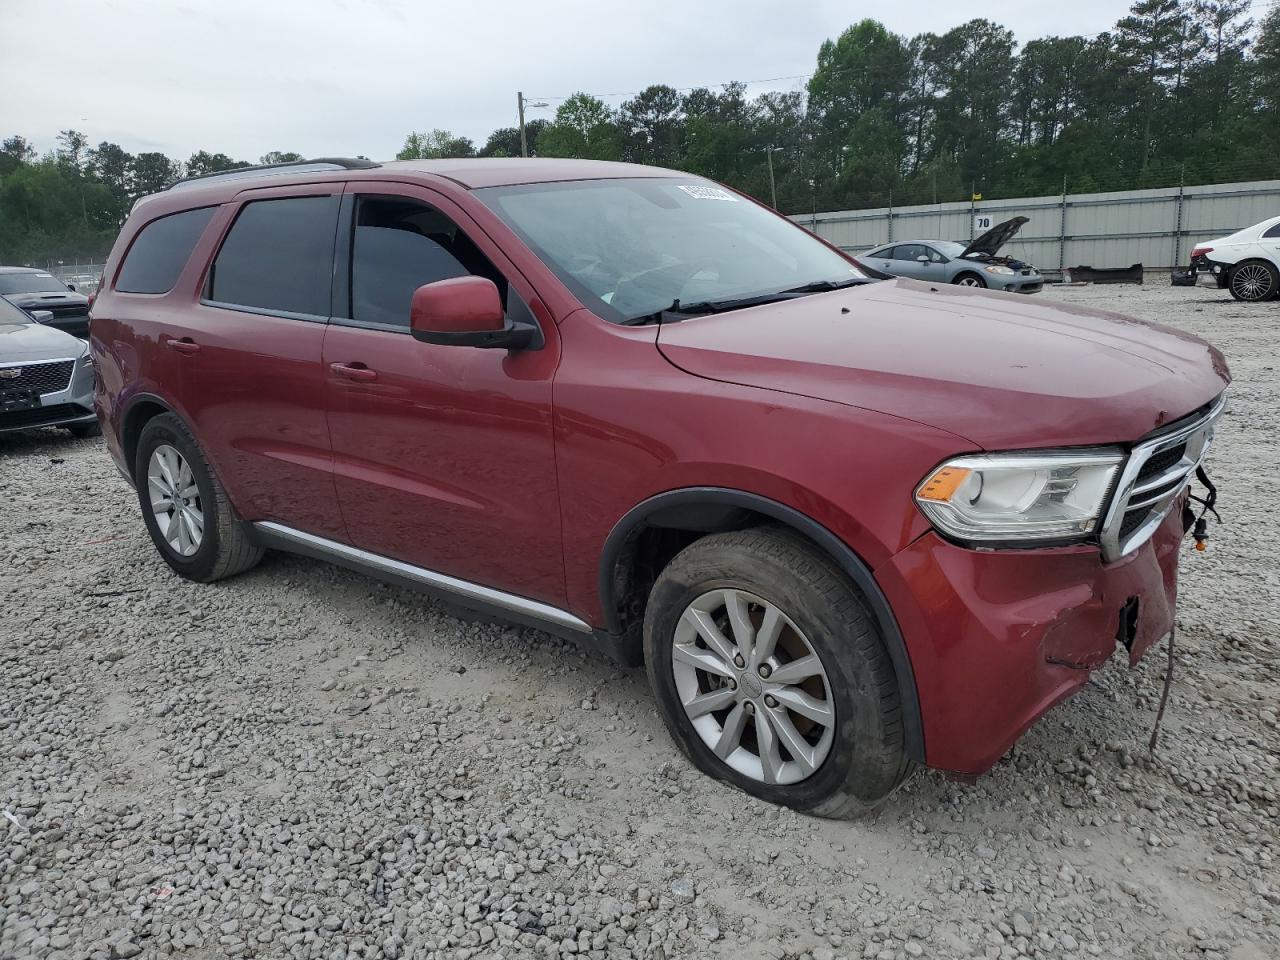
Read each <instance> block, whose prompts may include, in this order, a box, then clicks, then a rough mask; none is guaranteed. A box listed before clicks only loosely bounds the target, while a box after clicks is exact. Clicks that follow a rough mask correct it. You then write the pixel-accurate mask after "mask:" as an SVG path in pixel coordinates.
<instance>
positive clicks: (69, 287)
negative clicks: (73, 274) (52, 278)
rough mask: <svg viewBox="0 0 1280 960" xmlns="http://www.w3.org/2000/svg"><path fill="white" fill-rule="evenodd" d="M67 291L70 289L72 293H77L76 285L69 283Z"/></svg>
mask: <svg viewBox="0 0 1280 960" xmlns="http://www.w3.org/2000/svg"><path fill="white" fill-rule="evenodd" d="M67 289H68V290H70V291H71V292H72V293H75V292H76V285H75V284H74V283H68V284H67Z"/></svg>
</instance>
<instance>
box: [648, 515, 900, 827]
mask: <svg viewBox="0 0 1280 960" xmlns="http://www.w3.org/2000/svg"><path fill="white" fill-rule="evenodd" d="M724 588H736V589H740V590H744V591H747V592H749V593H751V594H754V595H756V596H758V597H760V598H762V599H763V600H765V601H767V602H768V603H770V604H773V605H775V606H777V607H778V608H779V609H780V610H781V611H783V612H784V613H785V614H786V615H787V616H788V617H790V618H791V620H792V621H793V622H794V624H795V625H796V626H797V627H798V628H799V630H800V631H801V632H802V633H803V634H804V636H805V637H806V638H807V639H808V641H809V645H810V647H811V648H812V649H813V650H814V651H815V652H816V653H817V655H818V657H819V659H820V660H821V662H822V666H823V669H824V670H825V671H826V674H827V679H828V681H829V683H830V690H831V699H832V700H833V701H834V708H835V717H836V722H835V724H834V730H835V732H834V737H833V739H832V741H831V748H830V751H829V752H828V753H827V755H826V758H825V759H824V760H823V761H822V763H821V764H820V765H819V766H818V767H817V769H816V770H815V771H814V772H813V773H812V774H810V775H809V776H808V777H806V778H804V779H802V780H800V781H799V782H796V783H793V784H790V785H785V786H780V785H776V784H768V783H765V782H764V781H763V780H761V779H755V778H753V777H750V776H747V775H745V774H743V773H741V772H739V771H738V770H735V769H734V768H732V767H730V766H729V765H728V764H727V763H726V762H724V761H722V760H720V759H719V758H718V757H717V756H716V755H715V753H714V751H713V750H712V749H711V748H710V747H709V746H708V745H707V744H706V743H705V742H704V741H703V739H702V737H701V736H700V735H699V734H698V732H697V731H696V730H695V729H694V726H693V724H692V722H691V721H690V720H689V717H688V716H687V714H686V712H685V709H684V707H683V705H682V703H681V700H680V699H679V691H678V689H677V687H676V680H675V677H674V674H673V669H672V665H673V657H672V649H673V643H674V640H675V631H676V628H677V625H678V623H679V621H680V618H681V616H682V615H683V614H684V612H685V610H686V608H687V607H688V606H689V604H690V603H691V602H693V600H694V599H695V598H698V597H700V596H702V595H703V594H705V593H707V592H708V591H710V590H715V589H724ZM644 649H645V660H646V666H647V669H648V672H649V682H650V683H651V684H652V686H653V689H654V693H655V696H656V699H657V702H658V706H659V709H660V711H661V713H662V717H663V720H664V721H665V723H666V726H667V730H668V731H669V732H670V733H671V736H672V738H673V739H674V740H675V741H676V744H677V745H678V746H679V747H680V749H681V750H682V751H683V752H684V753H685V754H686V755H687V756H688V757H689V758H690V759H691V760H692V761H693V763H694V765H695V766H697V767H698V769H700V770H702V771H703V772H704V773H706V774H708V775H710V776H712V777H716V778H718V779H721V780H725V781H727V782H729V783H731V784H733V785H734V786H737V787H738V788H740V789H742V790H744V791H746V792H747V793H750V794H752V795H754V796H757V797H760V798H761V799H763V800H767V801H769V802H770V803H776V804H780V805H783V806H787V807H791V808H793V809H795V810H798V811H801V812H803V813H807V814H812V815H814V816H820V817H832V818H840V819H848V818H852V817H857V816H863V815H867V814H870V813H872V812H874V811H875V810H877V809H879V808H880V807H881V806H882V805H883V804H884V803H885V802H886V801H887V800H888V799H889V797H890V796H891V795H892V794H893V792H894V791H895V790H897V789H898V787H899V786H901V785H902V784H903V783H904V782H905V781H906V780H907V778H908V777H909V776H910V775H911V773H912V772H913V770H914V765H913V764H912V763H911V761H910V760H909V759H908V758H907V755H906V750H905V739H904V732H903V724H902V707H901V703H900V702H899V696H898V685H897V678H896V675H895V673H894V670H893V665H892V663H891V661H890V659H889V655H888V653H887V651H886V650H885V648H884V643H883V642H882V640H881V637H880V634H879V630H878V628H877V627H876V625H875V621H874V620H873V618H872V616H871V614H870V613H869V612H868V611H867V609H866V607H865V606H864V604H863V601H862V598H861V595H860V594H859V593H858V591H857V589H856V588H855V587H854V586H853V584H851V583H850V582H849V580H848V578H847V577H846V576H845V575H844V574H843V573H842V572H841V571H840V569H839V568H838V567H837V566H836V565H835V564H834V563H833V562H832V561H831V560H830V558H828V557H827V556H826V555H825V554H823V553H822V552H821V551H819V550H817V549H816V548H814V547H813V546H812V545H811V544H809V543H808V541H806V540H805V539H804V538H802V537H801V536H799V535H798V534H796V533H794V532H793V531H791V530H788V529H786V528H781V527H756V528H753V529H749V530H741V531H736V532H732V533H720V534H711V535H709V536H706V537H703V538H702V539H700V540H697V541H695V542H694V543H693V544H691V545H690V546H689V547H687V548H685V549H684V550H683V551H681V552H680V553H679V554H678V555H677V556H676V557H675V559H673V560H672V561H671V563H670V564H668V565H667V567H666V569H664V570H663V571H662V573H661V574H660V575H659V577H658V579H657V582H656V583H655V584H654V587H653V592H652V593H651V594H650V596H649V601H648V605H647V607H646V610H645V619H644ZM744 678H745V675H744ZM742 686H743V687H744V688H745V686H746V684H745V679H744V681H743V682H742Z"/></svg>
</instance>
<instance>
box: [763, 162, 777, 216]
mask: <svg viewBox="0 0 1280 960" xmlns="http://www.w3.org/2000/svg"><path fill="white" fill-rule="evenodd" d="M764 156H765V159H766V160H767V161H768V162H769V196H770V198H771V199H772V200H773V209H775V210H777V209H778V185H777V184H776V183H775V182H774V180H773V147H765V148H764Z"/></svg>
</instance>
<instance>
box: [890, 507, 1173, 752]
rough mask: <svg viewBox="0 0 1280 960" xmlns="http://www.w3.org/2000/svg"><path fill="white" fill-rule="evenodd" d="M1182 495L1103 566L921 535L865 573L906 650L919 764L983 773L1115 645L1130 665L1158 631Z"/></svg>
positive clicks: (1166, 609) (1083, 553) (1164, 620)
mask: <svg viewBox="0 0 1280 960" xmlns="http://www.w3.org/2000/svg"><path fill="white" fill-rule="evenodd" d="M1186 497H1187V492H1186V491H1184V492H1182V493H1181V494H1180V495H1179V498H1178V499H1177V500H1176V501H1175V502H1174V504H1173V507H1174V509H1172V510H1170V512H1169V514H1168V515H1167V516H1166V517H1165V518H1164V520H1163V522H1162V523H1161V524H1160V526H1159V528H1158V529H1157V530H1156V531H1155V533H1154V534H1153V535H1152V536H1151V537H1150V539H1149V540H1148V541H1147V542H1146V543H1144V544H1142V546H1140V547H1139V548H1138V549H1136V550H1134V551H1133V552H1131V553H1128V554H1127V555H1125V556H1123V557H1122V558H1120V559H1119V560H1117V561H1115V562H1113V563H1106V562H1104V561H1103V559H1102V555H1101V552H1100V551H1099V549H1098V547H1097V546H1086V545H1081V546H1078V547H1060V548H1054V549H1043V550H1016V551H1015V550H973V549H970V548H967V547H961V546H957V545H955V544H952V543H949V542H947V541H946V540H944V539H943V538H942V537H940V536H938V535H937V534H934V533H930V534H926V535H925V536H923V537H921V538H920V539H918V540H916V541H915V542H914V543H912V544H911V545H910V546H908V547H907V548H906V549H905V550H903V551H902V552H901V553H899V554H898V555H896V556H895V557H894V558H893V559H892V560H891V561H890V563H889V564H887V565H885V566H883V567H881V568H879V569H878V570H877V571H876V575H877V579H878V580H879V582H880V585H881V587H882V589H883V590H884V592H885V595H886V597H887V598H888V600H889V602H890V604H891V605H892V606H893V608H894V612H895V614H896V615H897V617H898V621H899V625H900V627H901V628H902V632H903V635H904V638H905V639H906V642H907V648H908V651H909V654H910V657H911V665H912V670H913V672H914V674H915V679H916V686H917V690H918V694H919V701H920V710H921V722H922V726H923V731H924V746H925V761H926V763H927V764H928V765H929V766H931V767H937V768H940V769H943V770H949V771H953V772H956V773H962V774H977V773H982V772H984V771H985V770H987V769H989V768H990V767H991V766H992V765H993V764H994V763H995V762H996V761H997V760H999V759H1000V757H1001V756H1003V755H1004V753H1005V752H1006V751H1007V750H1008V749H1009V748H1010V747H1011V746H1012V745H1013V744H1014V742H1015V741H1016V740H1017V739H1018V737H1020V736H1021V735H1022V733H1023V732H1024V731H1025V730H1026V729H1027V728H1028V727H1030V726H1031V725H1032V724H1033V723H1035V722H1036V720H1037V719H1039V718H1040V717H1041V716H1042V715H1043V714H1044V713H1045V711H1047V710H1049V709H1050V708H1051V707H1053V706H1054V705H1055V704H1057V703H1059V702H1060V701H1062V700H1064V699H1066V698H1067V697H1069V696H1070V695H1071V694H1073V693H1075V692H1076V691H1077V690H1079V689H1080V688H1081V687H1082V686H1084V684H1085V683H1086V682H1087V681H1088V679H1089V675H1090V673H1091V672H1092V671H1093V670H1095V669H1096V668H1097V667H1099V666H1101V665H1102V664H1103V663H1105V662H1106V661H1107V660H1108V659H1109V658H1110V657H1111V656H1112V655H1113V654H1114V653H1115V650H1116V648H1117V646H1119V647H1121V648H1122V649H1123V650H1124V651H1125V655H1126V656H1127V657H1128V659H1129V663H1130V664H1131V665H1132V664H1135V663H1137V661H1138V660H1139V658H1141V657H1142V655H1143V654H1144V653H1145V652H1146V651H1147V650H1148V649H1150V648H1151V646H1153V645H1154V644H1155V643H1156V642H1157V641H1159V640H1160V639H1161V638H1162V637H1164V636H1165V635H1166V634H1168V632H1169V631H1170V629H1171V628H1172V627H1173V622H1174V608H1175V605H1176V601H1177V590H1178V578H1177V571H1178V548H1179V545H1180V543H1181V542H1182V539H1183V537H1184V534H1185V530H1184V527H1183V517H1182V509H1181V507H1182V505H1183V504H1184V503H1185V501H1186Z"/></svg>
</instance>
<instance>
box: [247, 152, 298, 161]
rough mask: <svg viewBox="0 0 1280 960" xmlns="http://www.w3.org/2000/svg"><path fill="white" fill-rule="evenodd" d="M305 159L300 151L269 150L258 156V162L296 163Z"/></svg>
mask: <svg viewBox="0 0 1280 960" xmlns="http://www.w3.org/2000/svg"><path fill="white" fill-rule="evenodd" d="M303 159H305V158H304V157H303V156H302V154H300V153H288V152H285V153H282V152H281V151H279V150H271V151H269V152H267V153H264V154H263V155H262V156H261V157H259V158H258V162H259V163H298V162H300V161H301V160H303Z"/></svg>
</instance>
